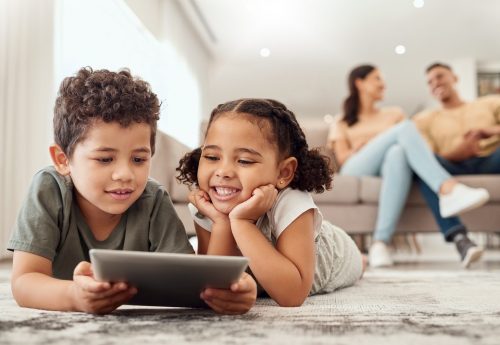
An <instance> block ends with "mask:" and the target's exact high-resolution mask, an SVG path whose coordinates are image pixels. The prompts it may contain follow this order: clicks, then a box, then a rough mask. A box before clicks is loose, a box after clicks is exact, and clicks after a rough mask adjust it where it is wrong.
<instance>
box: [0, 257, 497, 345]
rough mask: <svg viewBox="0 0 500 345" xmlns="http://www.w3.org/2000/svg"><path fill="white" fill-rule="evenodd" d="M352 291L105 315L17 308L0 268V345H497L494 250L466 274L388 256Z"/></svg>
mask: <svg viewBox="0 0 500 345" xmlns="http://www.w3.org/2000/svg"><path fill="white" fill-rule="evenodd" d="M397 258H398V261H399V263H398V264H397V265H396V266H394V267H393V268H390V269H368V271H367V272H366V273H365V276H364V277H363V279H362V280H361V281H360V282H359V283H357V284H356V285H355V286H353V287H351V288H347V289H343V290H339V291H336V292H334V293H331V294H325V295H319V296H313V297H309V298H308V299H307V300H306V302H305V303H304V305H303V306H301V307H298V308H281V307H278V306H277V305H276V304H275V303H274V302H273V301H272V300H270V299H266V298H260V299H258V301H257V303H256V306H255V307H254V308H253V309H252V310H251V311H250V312H248V313H247V314H245V315H241V316H221V315H217V314H215V313H213V312H211V311H210V310H196V309H177V308H151V307H132V306H124V307H121V308H120V309H118V310H117V311H115V312H114V313H112V314H111V315H106V316H95V315H88V314H82V313H62V312H51V311H42V310H33V309H25V308H20V307H18V306H17V305H16V303H15V301H14V300H13V298H12V295H11V291H10V284H9V280H10V270H11V263H10V262H8V261H7V262H5V261H4V262H1V263H0V310H1V312H0V344H46V343H50V344H51V345H55V344H68V343H82V342H88V343H92V344H138V343H148V344H181V345H182V344H236V345H238V344H287V345H291V344H370V345H373V344H377V343H384V344H385V345H387V344H402V343H404V344H437V343H439V344H450V345H451V344H452V345H460V344H491V345H493V344H498V339H500V293H499V292H500V274H499V273H500V252H499V251H488V252H486V253H485V256H484V258H483V260H482V261H481V262H479V263H477V264H476V265H474V266H473V267H472V268H471V269H469V270H464V269H462V268H461V266H460V264H459V262H458V261H457V259H456V257H455V255H453V256H450V255H449V253H448V254H447V255H445V256H440V257H439V256H438V257H434V258H433V257H432V256H427V257H420V258H419V257H416V256H415V255H413V254H408V255H404V253H399V254H398V255H397Z"/></svg>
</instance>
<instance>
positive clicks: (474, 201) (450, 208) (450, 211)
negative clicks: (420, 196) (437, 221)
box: [439, 183, 490, 218]
mask: <svg viewBox="0 0 500 345" xmlns="http://www.w3.org/2000/svg"><path fill="white" fill-rule="evenodd" d="M489 199H490V194H489V193H488V191H487V190H486V189H484V188H471V187H468V186H466V185H464V184H462V183H457V184H456V185H455V186H454V187H453V189H452V190H451V192H450V193H448V194H442V195H440V196H439V212H440V213H441V217H443V218H448V217H451V216H455V215H457V214H460V213H464V212H467V211H470V210H472V209H474V208H477V207H479V206H482V205H484V204H485V203H486V202H487V201H488V200H489Z"/></svg>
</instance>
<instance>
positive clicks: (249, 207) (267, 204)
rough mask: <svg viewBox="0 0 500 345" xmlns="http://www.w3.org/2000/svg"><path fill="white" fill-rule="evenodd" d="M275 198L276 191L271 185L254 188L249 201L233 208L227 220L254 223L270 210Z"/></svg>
mask: <svg viewBox="0 0 500 345" xmlns="http://www.w3.org/2000/svg"><path fill="white" fill-rule="evenodd" d="M277 196H278V190H277V189H276V187H275V186H274V185H272V184H268V185H265V186H260V187H258V188H255V190H254V191H253V192H252V196H251V197H250V199H248V200H247V201H245V202H242V203H241V204H239V205H238V206H236V207H235V208H233V210H232V211H231V212H230V213H229V219H230V220H235V219H240V220H247V221H250V222H252V223H255V222H256V221H257V219H259V218H260V217H261V216H262V215H263V214H264V213H266V212H267V211H269V209H271V207H272V206H273V204H274V201H275V200H276V197H277Z"/></svg>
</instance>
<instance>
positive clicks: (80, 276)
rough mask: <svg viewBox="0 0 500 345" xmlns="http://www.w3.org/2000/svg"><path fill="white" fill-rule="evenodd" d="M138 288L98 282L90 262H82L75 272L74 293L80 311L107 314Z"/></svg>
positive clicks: (126, 299)
mask: <svg viewBox="0 0 500 345" xmlns="http://www.w3.org/2000/svg"><path fill="white" fill-rule="evenodd" d="M136 293H137V289H136V288H134V287H130V286H128V285H127V284H126V283H123V282H121V283H114V284H112V283H108V282H98V281H96V280H95V279H94V275H93V273H92V266H91V264H90V262H86V261H82V262H80V263H79V264H78V265H77V266H76V268H75V270H74V272H73V284H72V295H73V300H74V304H75V306H76V309H77V310H78V311H84V312H86V313H92V314H107V313H110V312H112V311H113V310H115V309H116V308H118V307H119V306H121V305H122V304H124V303H126V302H127V301H128V300H130V299H131V298H132V297H133V296H134V295H135V294H136Z"/></svg>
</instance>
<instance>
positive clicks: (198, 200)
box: [189, 189, 228, 223]
mask: <svg viewBox="0 0 500 345" xmlns="http://www.w3.org/2000/svg"><path fill="white" fill-rule="evenodd" d="M189 202H191V203H192V204H193V205H194V206H195V207H196V208H197V209H198V212H200V213H201V214H202V215H204V216H205V217H208V218H210V220H211V221H212V222H214V223H217V222H221V221H228V217H227V215H225V214H224V213H222V212H219V211H218V210H217V209H216V208H215V206H214V204H212V200H210V196H209V195H208V193H207V192H205V191H203V190H199V189H197V190H193V191H191V193H189Z"/></svg>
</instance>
